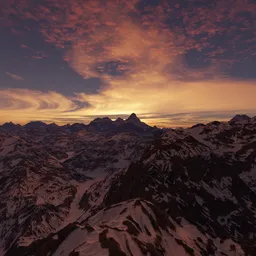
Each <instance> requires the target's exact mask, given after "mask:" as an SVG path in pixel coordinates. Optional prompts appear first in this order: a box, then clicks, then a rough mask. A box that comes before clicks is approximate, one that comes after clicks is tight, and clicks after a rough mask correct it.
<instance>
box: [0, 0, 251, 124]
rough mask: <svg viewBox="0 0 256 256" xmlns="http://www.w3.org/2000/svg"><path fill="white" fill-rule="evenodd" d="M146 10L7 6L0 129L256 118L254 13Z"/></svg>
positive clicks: (246, 4) (114, 4)
mask: <svg viewBox="0 0 256 256" xmlns="http://www.w3.org/2000/svg"><path fill="white" fill-rule="evenodd" d="M153 2H154V1H152V3H151V1H149V2H148V3H147V4H145V3H144V4H143V2H142V1H140V0H134V1H129V2H128V1H116V0H110V1H108V2H107V3H105V4H104V5H103V4H102V2H101V1H99V0H96V1H85V2H84V3H80V2H79V1H77V0H72V1H71V0H69V1H63V0H60V1H56V2H52V1H46V0H42V1H41V2H40V3H39V2H38V3H32V2H31V1H30V0H23V1H16V0H12V1H11V0H9V1H7V4H6V7H5V9H4V13H3V15H2V17H4V18H3V19H2V21H3V22H2V24H4V28H5V29H6V31H10V33H11V35H12V36H14V37H15V38H17V40H20V42H19V44H18V48H19V49H17V52H16V55H14V57H13V58H14V60H15V58H18V57H17V56H19V58H18V59H19V60H20V62H19V64H16V62H15V61H13V60H11V58H10V57H8V56H6V60H7V64H8V63H10V64H9V66H8V65H6V66H8V68H7V67H6V68H4V72H3V76H4V78H3V79H2V80H0V81H1V84H0V123H5V122H9V121H12V122H15V123H26V122H29V121H32V120H41V121H46V122H55V123H59V124H65V123H67V122H72V123H75V122H80V121H81V120H84V122H89V118H88V117H97V116H115V115H129V114H130V113H133V112H135V113H136V114H137V115H138V116H142V117H144V119H143V118H142V120H144V121H145V120H147V121H149V122H150V123H149V124H150V125H161V126H165V127H168V126H179V125H182V126H185V125H189V124H191V122H195V123H198V122H204V121H207V120H211V118H213V117H214V118H213V119H214V120H215V119H218V117H220V118H222V116H225V118H227V119H228V118H230V117H232V115H234V114H236V113H238V114H239V113H244V114H249V115H250V114H252V115H253V114H254V113H256V104H255V99H254V95H256V74H255V72H253V69H252V68H251V65H252V64H253V63H256V51H255V38H256V36H255V31H256V30H255V22H254V23H253V20H252V19H251V14H253V13H254V12H255V11H256V5H255V4H253V3H251V2H250V1H249V0H248V1H247V0H246V1H244V0H235V2H236V4H234V5H232V4H230V3H229V1H227V3H223V2H221V1H218V0H214V5H208V4H207V3H202V4H201V5H193V4H188V5H185V4H182V3H179V1H177V3H176V1H174V3H169V1H165V0H161V1H160V0H159V1H156V2H154V3H153ZM170 17H175V19H177V20H179V22H180V23H179V22H175V20H170V19H171V18H170ZM213 17H215V18H213ZM17 20H19V21H20V22H21V25H20V24H19V22H17ZM226 23H228V24H232V27H230V26H227V27H225V24H226ZM240 24H243V26H241V25H240ZM38 34H39V35H40V37H38V38H39V39H38V41H37V39H36V38H37V37H36V35H37V36H38ZM39 45H40V47H39ZM241 45H242V46H241ZM5 47H6V49H8V47H10V46H9V44H8V41H6V45H5ZM10 53H11V51H10ZM24 56H25V57H24ZM30 63H33V64H30ZM29 65H30V66H29ZM243 65H244V66H245V67H243ZM2 66H5V63H4V62H3V65H2ZM26 66H28V67H27V68H26ZM34 66H36V67H37V69H35V70H34V69H33V68H34ZM48 66H51V67H52V69H48ZM243 68H244V69H243ZM22 70H23V71H22ZM45 70H48V72H47V73H45V72H46V71H45ZM61 70H64V71H63V72H62V71H61ZM250 70H251V71H250ZM242 71H243V72H242ZM249 71H250V72H251V73H250V72H249ZM48 76H49V80H47V79H48V78H47V77H48ZM237 76H238V77H237ZM0 78H1V77H0ZM45 79H46V80H45ZM66 79H69V82H68V81H66ZM92 79H94V80H95V79H96V81H97V82H95V83H97V86H96V85H95V84H94V82H92ZM44 80H45V81H44ZM41 81H42V82H41ZM75 81H78V82H75ZM83 82H84V83H85V86H83ZM79 83H81V85H79ZM78 85H79V86H80V87H79V86H78ZM89 87H90V91H89V89H88V88H89ZM67 91H68V92H67ZM148 113H153V116H154V117H153V118H152V117H151V118H149V117H150V115H149V114H148ZM177 113H178V114H179V113H180V116H179V118H180V119H177V117H176V119H174V118H169V117H166V118H163V116H168V115H169V116H171V115H175V114H177ZM200 113H209V116H204V117H203V118H202V117H201V115H200ZM211 113H212V114H214V115H215V116H214V115H213V117H212V116H211V115H212V114H211ZM227 113H228V114H227ZM215 117H216V118H215ZM225 118H224V119H225Z"/></svg>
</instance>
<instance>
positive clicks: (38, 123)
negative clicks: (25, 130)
mask: <svg viewBox="0 0 256 256" xmlns="http://www.w3.org/2000/svg"><path fill="white" fill-rule="evenodd" d="M43 126H47V124H46V123H44V122H42V121H31V122H29V123H27V124H26V125H25V127H32V128H34V127H35V128H36V127H43Z"/></svg>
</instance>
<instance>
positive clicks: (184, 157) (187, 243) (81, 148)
mask: <svg viewBox="0 0 256 256" xmlns="http://www.w3.org/2000/svg"><path fill="white" fill-rule="evenodd" d="M95 122H96V123H97V127H98V124H100V126H101V125H102V126H104V127H106V126H105V124H107V125H109V124H111V126H112V125H113V127H115V128H113V129H112V128H111V129H107V130H104V129H103V130H100V131H99V130H98V128H97V129H96V130H94V129H91V128H90V129H87V126H83V125H82V126H81V125H79V126H77V128H76V129H70V128H68V127H59V126H56V125H52V126H50V127H49V125H47V124H42V123H36V124H34V123H33V125H32V126H31V124H30V125H29V126H28V125H27V126H24V127H19V128H18V129H16V128H15V127H16V126H15V127H14V126H13V125H10V126H9V125H7V126H6V125H5V127H4V128H1V129H0V174H1V175H0V185H1V187H0V206H1V207H0V220H1V222H0V246H1V250H0V255H15V256H16V255H21V256H22V255H89V256H90V255H164V256H165V255H166V256H180V255H182V256H183V255H188V256H191V255H203V256H208V255H216V256H217V255H218V256H219V255H230V256H233V255H251V256H254V255H256V247H255V239H256V208H255V206H256V119H255V118H249V119H248V118H245V117H243V116H242V117H239V118H237V117H236V118H235V120H233V121H232V122H231V121H230V122H228V123H223V122H211V123H209V124H206V125H202V124H200V125H195V126H192V127H191V128H188V129H165V130H159V129H158V132H157V133H154V129H150V127H149V126H147V125H146V124H145V125H146V126H147V128H146V126H144V123H142V122H141V121H140V120H139V119H138V118H137V116H136V115H135V114H132V115H131V116H130V117H129V118H128V119H127V120H118V122H119V123H120V124H117V121H112V120H110V119H108V118H102V119H100V120H96V121H95ZM141 123H142V125H141ZM8 127H9V128H10V129H11V130H10V131H8V129H9V128H8ZM38 127H39V128H38ZM95 127H96V126H95ZM120 127H122V128H120ZM134 127H137V128H136V129H135V128H134ZM148 127H149V128H148ZM14 128H15V129H14ZM144 128H145V129H146V130H147V131H146V133H145V130H144ZM145 134H146V135H147V136H145Z"/></svg>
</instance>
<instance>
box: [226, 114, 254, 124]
mask: <svg viewBox="0 0 256 256" xmlns="http://www.w3.org/2000/svg"><path fill="white" fill-rule="evenodd" d="M250 119H251V118H250V117H249V116H247V115H236V116H234V117H233V118H232V119H231V120H230V121H229V123H234V122H248V121H250Z"/></svg>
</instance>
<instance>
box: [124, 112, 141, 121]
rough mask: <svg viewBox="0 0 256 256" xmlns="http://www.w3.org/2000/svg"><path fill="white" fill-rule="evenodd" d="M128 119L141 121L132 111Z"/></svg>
mask: <svg viewBox="0 0 256 256" xmlns="http://www.w3.org/2000/svg"><path fill="white" fill-rule="evenodd" d="M126 121H140V119H139V118H138V117H137V116H136V114H135V113H132V114H131V115H130V116H129V117H128V118H127V119H126Z"/></svg>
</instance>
